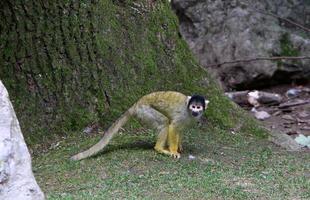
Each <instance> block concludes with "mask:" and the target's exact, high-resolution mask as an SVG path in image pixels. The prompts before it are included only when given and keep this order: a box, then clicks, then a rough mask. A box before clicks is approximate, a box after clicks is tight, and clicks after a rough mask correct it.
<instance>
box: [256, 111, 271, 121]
mask: <svg viewBox="0 0 310 200" xmlns="http://www.w3.org/2000/svg"><path fill="white" fill-rule="evenodd" d="M254 116H255V118H256V119H259V120H265V119H268V118H269V117H270V114H269V113H267V112H266V111H257V112H255V114H254Z"/></svg>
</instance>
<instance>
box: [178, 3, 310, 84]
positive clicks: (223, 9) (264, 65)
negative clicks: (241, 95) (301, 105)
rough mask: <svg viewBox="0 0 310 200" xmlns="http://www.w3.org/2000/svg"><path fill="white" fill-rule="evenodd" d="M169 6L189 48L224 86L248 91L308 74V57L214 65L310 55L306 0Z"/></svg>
mask: <svg viewBox="0 0 310 200" xmlns="http://www.w3.org/2000/svg"><path fill="white" fill-rule="evenodd" d="M172 7H173V8H174V9H175V11H176V13H177V15H178V17H179V21H180V32H181V34H182V35H183V37H184V38H185V40H186V41H187V42H188V44H189V46H190V48H191V49H192V51H193V52H194V54H195V55H196V56H197V57H198V60H199V61H200V63H201V64H202V65H203V66H205V67H208V68H209V70H210V71H211V72H212V73H213V74H214V75H215V76H216V77H217V78H218V80H220V82H221V83H222V84H223V86H224V87H226V88H237V89H245V88H247V89H251V88H254V87H257V86H264V85H266V84H273V83H279V82H288V81H295V80H299V79H300V80H305V79H309V78H310V59H302V60H300V59H297V60H259V61H252V62H237V63H231V64H224V65H220V66H218V65H214V64H219V63H223V62H227V61H235V60H248V59H254V58H262V57H264V58H269V57H280V56H281V57H282V56H286V57H287V56H291V57H300V56H309V55H310V39H309V38H310V37H309V36H310V31H309V30H310V29H309V28H308V30H307V28H306V27H307V26H308V27H309V26H310V3H309V1H307V0H274V1H268V0H262V1H255V0H232V1H225V0H205V1H201V0H174V1H172ZM295 22H298V24H300V25H301V26H298V25H296V24H295ZM303 27H305V28H304V29H303Z"/></svg>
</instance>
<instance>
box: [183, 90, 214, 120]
mask: <svg viewBox="0 0 310 200" xmlns="http://www.w3.org/2000/svg"><path fill="white" fill-rule="evenodd" d="M208 103H209V101H208V100H205V98H204V97H203V96H200V95H193V96H191V97H188V106H187V107H188V109H189V112H190V114H191V116H192V117H194V118H196V119H198V118H200V117H201V116H202V114H203V111H204V110H205V109H206V108H207V105H208Z"/></svg>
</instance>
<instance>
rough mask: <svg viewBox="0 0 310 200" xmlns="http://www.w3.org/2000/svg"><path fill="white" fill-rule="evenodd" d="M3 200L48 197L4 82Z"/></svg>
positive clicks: (0, 101) (0, 108) (0, 131)
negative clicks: (45, 194) (39, 178)
mask: <svg viewBox="0 0 310 200" xmlns="http://www.w3.org/2000/svg"><path fill="white" fill-rule="evenodd" d="M0 199H3V200H4V199H5V200H40V199H44V195H43V193H42V191H41V189H40V188H39V186H38V184H37V183H36V181H35V178H34V176H33V173H32V169H31V157H30V154H29V152H28V149H27V146H26V144H25V141H24V138H23V135H22V132H21V129H20V126H19V122H18V120H17V118H16V115H15V112H14V109H13V106H12V104H11V102H10V100H9V95H8V92H7V90H6V88H5V87H4V85H3V84H2V82H1V81H0Z"/></svg>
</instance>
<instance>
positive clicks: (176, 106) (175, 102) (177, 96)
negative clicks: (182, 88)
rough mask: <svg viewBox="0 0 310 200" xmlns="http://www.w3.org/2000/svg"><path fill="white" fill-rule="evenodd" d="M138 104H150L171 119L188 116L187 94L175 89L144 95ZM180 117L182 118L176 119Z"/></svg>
mask: <svg viewBox="0 0 310 200" xmlns="http://www.w3.org/2000/svg"><path fill="white" fill-rule="evenodd" d="M137 105H149V106H151V107H152V108H154V109H156V110H157V111H159V112H161V113H163V114H164V115H165V116H167V117H168V118H169V119H170V120H174V121H175V120H178V121H179V120H182V119H183V118H187V117H188V116H187V96H186V95H184V94H182V93H180V92H175V91H160V92H153V93H150V94H147V95H145V96H143V97H142V98H141V99H140V100H139V101H138V102H137ZM176 117H177V118H180V119H176Z"/></svg>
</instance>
